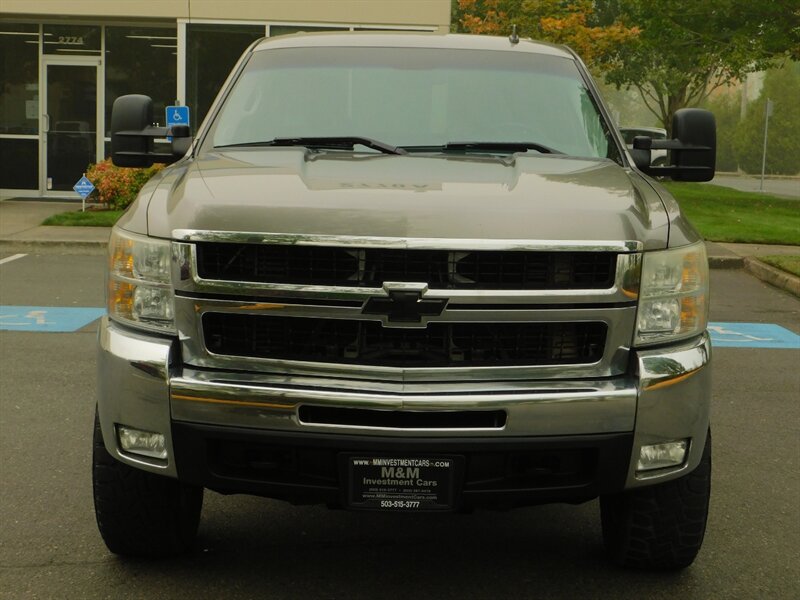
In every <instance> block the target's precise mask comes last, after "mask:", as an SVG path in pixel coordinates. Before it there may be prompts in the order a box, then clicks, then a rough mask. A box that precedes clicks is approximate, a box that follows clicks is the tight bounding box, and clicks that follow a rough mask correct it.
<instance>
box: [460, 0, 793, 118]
mask: <svg viewBox="0 0 800 600" xmlns="http://www.w3.org/2000/svg"><path fill="white" fill-rule="evenodd" d="M456 2H457V4H455V5H454V9H453V10H454V13H453V21H454V23H456V26H457V28H458V30H459V31H465V32H469V33H487V34H495V35H498V34H508V33H510V32H511V24H512V23H515V24H517V26H518V32H519V34H520V35H521V36H530V37H533V38H536V39H542V40H546V41H552V42H555V43H561V44H567V45H569V46H571V47H572V48H574V49H575V50H576V51H577V52H578V54H579V55H581V57H582V58H583V59H584V60H585V61H586V62H587V64H588V66H589V67H590V68H591V69H592V71H593V72H594V73H595V75H601V76H604V77H605V79H606V81H608V82H609V83H611V84H614V85H616V86H617V87H618V88H620V87H622V88H627V87H633V88H635V89H636V90H638V92H639V94H640V95H641V97H642V100H643V101H644V103H645V105H646V106H647V108H648V109H649V110H650V111H651V112H652V113H653V114H654V115H655V116H656V117H657V118H658V119H659V121H660V122H661V124H662V125H663V126H664V127H665V128H666V129H667V130H668V131H669V130H670V129H671V127H672V116H673V115H674V114H675V111H676V110H678V109H680V108H684V107H686V106H696V105H698V104H701V103H702V102H703V100H705V99H706V98H707V97H708V95H709V94H710V93H711V92H712V91H713V90H715V89H716V88H718V87H720V86H722V85H725V84H728V83H731V82H732V81H734V80H738V79H741V78H742V77H743V76H744V75H745V74H746V73H748V72H751V71H757V70H761V69H763V68H766V67H767V66H769V65H770V64H771V62H772V61H774V60H775V59H776V58H777V57H781V56H789V57H792V58H795V59H800V3H798V2H797V0H763V1H758V0H669V1H667V2H653V1H652V0H456Z"/></svg>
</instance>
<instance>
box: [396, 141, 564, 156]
mask: <svg viewBox="0 0 800 600" xmlns="http://www.w3.org/2000/svg"><path fill="white" fill-rule="evenodd" d="M403 148H405V149H406V150H408V151H409V152H470V151H472V150H475V151H479V152H481V151H483V152H527V151H528V150H536V151H537V152H540V153H541V154H564V153H563V152H561V151H560V150H556V149H555V148H551V147H549V146H545V145H544V144H537V143H536V142H447V143H446V144H444V145H443V146H403Z"/></svg>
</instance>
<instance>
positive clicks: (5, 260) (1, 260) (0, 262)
mask: <svg viewBox="0 0 800 600" xmlns="http://www.w3.org/2000/svg"><path fill="white" fill-rule="evenodd" d="M24 256H28V255H27V254H14V255H13V256H6V257H5V258H0V265H4V264H6V263H10V262H11V261H12V260H17V259H18V258H22V257H24Z"/></svg>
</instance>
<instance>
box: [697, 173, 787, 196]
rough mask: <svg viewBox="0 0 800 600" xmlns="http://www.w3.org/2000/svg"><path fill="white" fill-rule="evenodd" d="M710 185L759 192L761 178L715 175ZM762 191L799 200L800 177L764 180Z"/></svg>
mask: <svg viewBox="0 0 800 600" xmlns="http://www.w3.org/2000/svg"><path fill="white" fill-rule="evenodd" d="M711 183H713V184H714V185H722V186H725V187H729V188H733V189H735V190H741V191H743V192H758V191H759V190H760V185H761V178H760V177H745V176H742V177H739V176H737V175H717V176H715V177H714V180H713V181H711ZM764 191H765V192H766V193H768V194H775V195H777V196H786V197H787V198H794V199H795V200H800V177H795V178H793V179H788V178H781V179H764Z"/></svg>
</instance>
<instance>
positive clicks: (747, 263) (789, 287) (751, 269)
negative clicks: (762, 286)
mask: <svg viewBox="0 0 800 600" xmlns="http://www.w3.org/2000/svg"><path fill="white" fill-rule="evenodd" d="M744 270H745V271H747V272H748V273H750V274H751V275H754V276H755V277H757V278H758V279H760V280H761V281H763V282H765V283H768V284H770V285H773V286H775V287H776V288H780V289H782V290H784V291H785V292H789V293H790V294H793V295H795V296H797V297H800V277H797V276H796V275H792V274H791V273H787V272H786V271H781V270H780V269H776V268H775V267H773V266H772V265H768V264H766V263H763V262H761V261H760V260H758V259H757V258H751V257H748V258H745V259H744Z"/></svg>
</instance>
